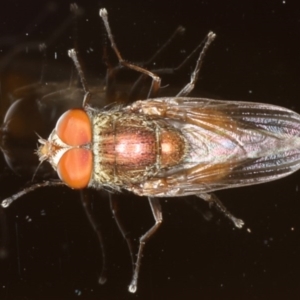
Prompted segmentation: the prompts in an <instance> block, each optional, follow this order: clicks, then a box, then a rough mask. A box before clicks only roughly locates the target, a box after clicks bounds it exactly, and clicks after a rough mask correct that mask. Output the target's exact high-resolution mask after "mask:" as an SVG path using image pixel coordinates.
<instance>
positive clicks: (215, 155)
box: [126, 98, 300, 196]
mask: <svg viewBox="0 0 300 300" xmlns="http://www.w3.org/2000/svg"><path fill="white" fill-rule="evenodd" d="M126 109H127V110H131V111H135V112H139V113H143V114H146V115H149V116H153V117H154V118H159V119H163V120H165V122H167V123H169V124H171V125H172V126H174V127H176V128H177V129H178V130H179V131H180V132H181V133H182V134H183V135H184V137H185V138H186V141H187V145H188V148H187V153H186V156H185V158H184V160H183V161H182V163H181V164H180V165H178V166H177V167H176V168H172V169H170V170H164V171H162V172H161V173H160V174H158V176H157V177H156V178H153V179H150V180H148V181H147V182H146V183H145V184H144V185H143V186H142V188H141V189H139V191H140V193H142V194H145V195H146V194H147V195H149V194H150V195H153V194H155V195H160V196H164V195H165V196H176V195H178V196H180V195H188V194H197V193H199V192H211V191H214V190H218V189H225V188H232V187H239V186H245V185H250V184H257V183H262V182H266V181H271V180H275V179H278V178H281V177H284V176H287V175H289V174H291V173H293V172H295V171H296V170H298V169H299V168H300V116H299V115H298V114H297V113H295V112H293V111H291V110H288V109H286V108H282V107H278V106H275V105H269V104H262V103H251V102H238V101H218V100H212V99H204V98H158V99H154V100H147V101H139V102H136V103H134V104H133V105H132V106H130V107H128V108H126Z"/></svg>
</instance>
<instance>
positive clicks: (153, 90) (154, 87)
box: [99, 8, 161, 98]
mask: <svg viewBox="0 0 300 300" xmlns="http://www.w3.org/2000/svg"><path fill="white" fill-rule="evenodd" d="M99 14H100V17H101V18H102V20H103V23H104V26H105V28H106V31H107V35H108V38H109V40H110V43H111V47H112V49H113V50H114V52H115V54H116V56H117V58H118V60H119V64H120V65H121V66H123V67H126V68H128V69H132V70H134V71H137V72H140V73H142V74H144V75H147V76H149V77H151V78H152V84H151V87H150V90H149V94H148V98H153V97H155V96H156V95H157V93H158V90H159V88H160V83H161V79H160V77H159V76H157V75H156V74H154V73H153V72H151V71H148V70H146V69H144V68H142V67H139V66H137V65H134V64H132V63H129V62H127V61H125V60H124V59H123V57H122V56H121V53H120V51H119V49H118V47H117V45H116V43H115V40H114V37H113V35H112V33H111V29H110V25H109V22H108V17H107V10H106V9H105V8H102V9H100V13H99Z"/></svg>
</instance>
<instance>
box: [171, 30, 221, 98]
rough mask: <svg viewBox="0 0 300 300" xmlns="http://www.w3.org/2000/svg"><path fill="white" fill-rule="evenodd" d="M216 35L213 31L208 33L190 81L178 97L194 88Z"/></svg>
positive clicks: (185, 94)
mask: <svg viewBox="0 0 300 300" xmlns="http://www.w3.org/2000/svg"><path fill="white" fill-rule="evenodd" d="M215 37H216V35H215V34H214V33H213V32H212V31H211V32H209V33H208V35H207V37H206V40H205V44H204V46H203V49H202V51H201V52H200V55H199V57H198V60H197V63H196V67H195V69H194V71H193V73H192V75H191V79H190V82H189V83H188V84H187V85H186V86H185V87H184V88H183V89H182V90H181V91H180V92H179V93H178V94H177V95H176V97H184V96H187V95H188V94H189V93H190V92H191V91H192V90H193V89H194V87H195V83H196V81H197V79H198V76H199V71H200V69H201V66H202V63H203V59H204V56H205V54H206V52H207V50H208V48H209V46H210V44H211V43H212V42H213V40H214V39H215Z"/></svg>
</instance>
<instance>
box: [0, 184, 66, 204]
mask: <svg viewBox="0 0 300 300" xmlns="http://www.w3.org/2000/svg"><path fill="white" fill-rule="evenodd" d="M50 186H66V185H65V183H63V182H62V181H43V182H40V183H35V184H32V185H30V186H29V187H26V188H24V189H22V190H21V191H20V192H18V193H15V194H14V195H12V196H10V197H8V198H6V199H4V200H2V202H1V206H2V207H4V208H6V207H8V206H9V205H10V204H12V203H13V202H14V201H16V200H17V199H19V198H21V197H23V196H24V195H26V194H28V193H31V192H33V191H35V190H37V189H39V188H43V187H50Z"/></svg>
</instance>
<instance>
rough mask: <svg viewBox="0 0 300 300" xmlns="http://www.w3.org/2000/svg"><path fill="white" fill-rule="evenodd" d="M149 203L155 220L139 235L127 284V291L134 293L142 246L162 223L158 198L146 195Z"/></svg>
mask: <svg viewBox="0 0 300 300" xmlns="http://www.w3.org/2000/svg"><path fill="white" fill-rule="evenodd" d="M148 200H149V204H150V207H151V210H152V214H153V217H154V220H155V224H154V225H153V226H152V227H151V228H150V229H149V230H148V231H147V232H146V233H145V234H144V235H142V236H141V237H140V243H139V250H138V253H137V258H136V261H135V268H134V272H133V275H132V280H131V283H130V285H129V291H130V292H131V293H135V292H136V289H137V281H138V276H139V272H140V267H141V259H142V257H143V251H144V247H145V245H146V242H147V241H148V240H149V238H150V237H151V236H152V235H153V234H154V233H155V232H156V231H157V229H158V228H159V226H160V225H161V223H162V220H163V216H162V210H161V205H160V202H159V199H158V198H150V197H148Z"/></svg>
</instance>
